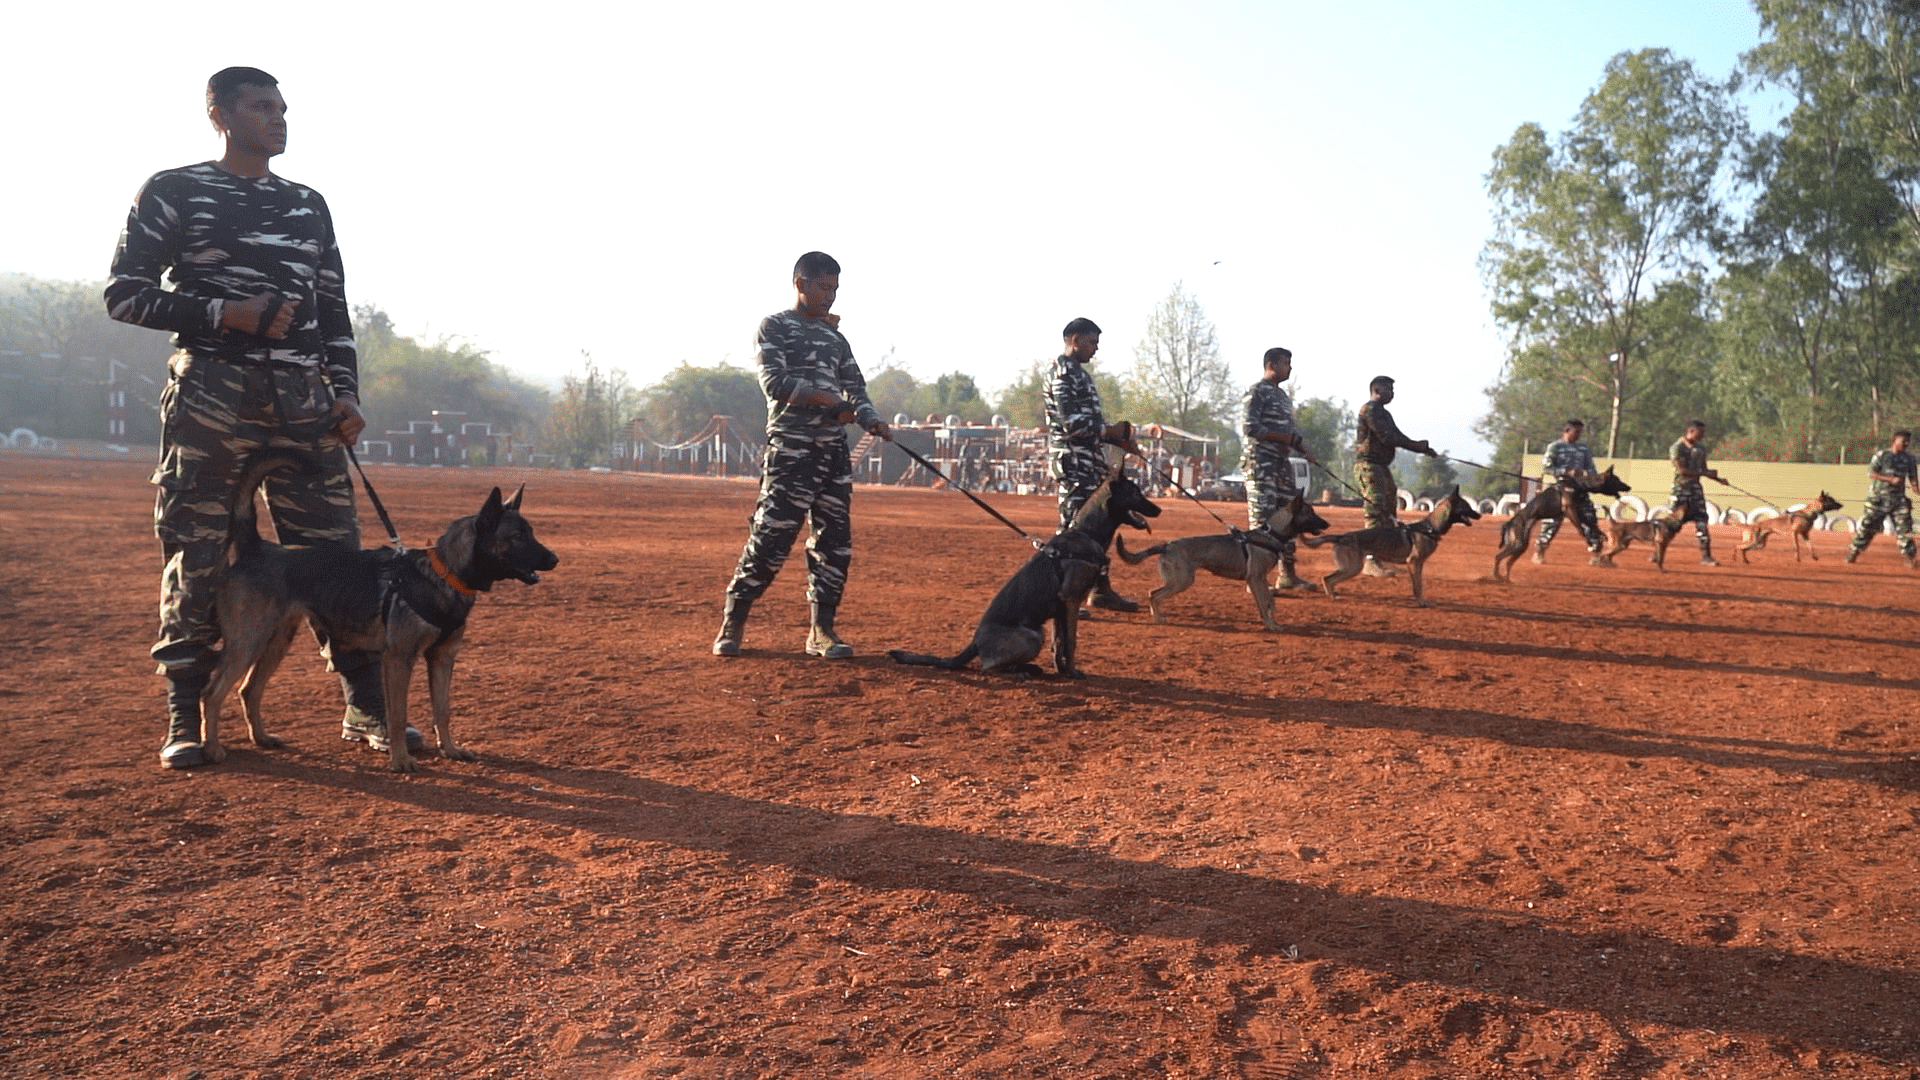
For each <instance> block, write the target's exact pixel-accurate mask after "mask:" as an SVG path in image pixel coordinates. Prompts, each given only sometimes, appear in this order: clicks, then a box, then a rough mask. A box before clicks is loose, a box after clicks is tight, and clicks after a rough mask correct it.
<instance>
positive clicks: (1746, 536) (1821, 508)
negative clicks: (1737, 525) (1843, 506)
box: [1733, 491, 1840, 562]
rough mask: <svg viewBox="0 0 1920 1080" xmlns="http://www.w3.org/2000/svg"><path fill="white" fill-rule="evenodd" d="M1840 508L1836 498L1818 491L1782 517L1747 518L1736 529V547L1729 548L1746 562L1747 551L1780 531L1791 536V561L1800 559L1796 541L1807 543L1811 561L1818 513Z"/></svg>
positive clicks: (1813, 555) (1755, 548)
mask: <svg viewBox="0 0 1920 1080" xmlns="http://www.w3.org/2000/svg"><path fill="white" fill-rule="evenodd" d="M1838 509H1840V500H1838V499H1836V498H1834V497H1833V496H1831V495H1829V494H1827V493H1826V492H1824V491H1823V492H1821V493H1820V497H1819V498H1818V499H1815V500H1813V501H1812V502H1810V503H1808V504H1807V505H1805V506H1803V507H1801V508H1800V509H1798V510H1795V511H1793V512H1791V513H1789V514H1786V515H1785V516H1782V517H1770V518H1765V519H1763V520H1760V521H1750V522H1748V523H1747V524H1746V526H1745V527H1744V528H1743V529H1742V530H1741V532H1740V546H1739V547H1736V548H1734V549H1733V551H1734V554H1736V555H1738V556H1740V561H1741V562H1746V561H1747V552H1749V551H1759V550H1760V549H1761V548H1763V547H1766V546H1767V537H1769V536H1772V535H1773V534H1774V533H1777V532H1784V533H1788V534H1790V535H1792V537H1793V561H1794V562H1799V561H1800V541H1802V540H1805V541H1806V542H1807V558H1809V559H1812V560H1813V561H1814V562H1819V561H1820V556H1819V555H1818V554H1816V553H1815V552H1814V550H1813V523H1814V522H1816V521H1818V520H1820V515H1822V514H1831V513H1833V512H1834V511H1835V510H1838Z"/></svg>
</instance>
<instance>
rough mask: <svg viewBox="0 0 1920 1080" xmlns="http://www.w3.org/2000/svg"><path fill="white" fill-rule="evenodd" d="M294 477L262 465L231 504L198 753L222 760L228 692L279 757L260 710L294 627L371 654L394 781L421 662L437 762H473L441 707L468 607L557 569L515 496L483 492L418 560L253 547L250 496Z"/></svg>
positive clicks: (272, 463) (282, 463) (283, 460)
mask: <svg viewBox="0 0 1920 1080" xmlns="http://www.w3.org/2000/svg"><path fill="white" fill-rule="evenodd" d="M298 467H299V463H298V461H297V459H294V458H291V457H284V456H274V457H267V458H263V459H262V460H261V461H260V462H259V463H257V464H255V465H254V466H253V467H252V468H251V469H249V470H248V471H247V474H246V475H245V476H244V477H243V478H242V480H241V482H240V485H239V490H238V491H237V492H236V493H235V496H234V504H233V517H232V525H231V532H230V539H229V541H228V544H229V549H230V551H231V553H232V555H231V560H232V561H231V564H230V565H229V566H228V567H227V568H226V572H225V574H224V576H223V578H222V580H221V583H220V587H219V591H218V593H217V597H216V605H217V611H218V613H219V619H220V631H221V635H222V636H223V637H224V638H225V644H224V646H223V648H222V651H221V653H220V663H219V665H218V666H217V667H216V668H215V669H214V672H213V677H212V678H211V679H210V680H209V681H208V683H207V689H206V693H205V694H204V695H202V697H201V699H200V722H201V727H202V734H201V745H202V746H204V747H205V749H206V755H207V759H208V760H209V761H220V760H222V759H224V758H225V757H226V756H227V752H226V748H225V747H223V746H221V745H220V712H221V706H222V704H223V703H224V702H225V700H226V696H227V694H228V692H229V691H231V690H232V689H233V687H234V686H235V685H236V684H238V685H239V686H240V699H241V703H242V704H243V705H244V707H245V711H246V717H247V731H248V733H249V734H250V735H252V737H253V742H254V745H256V746H262V747H276V746H280V745H282V744H281V741H280V740H279V739H277V738H275V737H274V736H273V735H270V734H268V733H267V729H266V726H265V724H264V723H263V722H262V720H261V717H260V699H261V697H262V696H263V695H264V694H265V693H266V688H267V680H268V679H271V678H272V677H273V673H274V670H275V669H276V668H278V667H279V666H280V661H281V659H282V658H284V657H285V656H286V654H287V647H288V645H289V644H291V642H292V641H293V635H294V632H295V631H296V630H297V629H298V628H299V625H300V620H301V619H302V618H306V619H309V620H311V621H312V622H313V623H314V624H315V625H316V626H317V627H318V628H320V629H321V630H323V631H325V633H326V635H327V638H328V639H329V641H330V642H331V645H332V647H333V648H340V649H355V650H370V651H371V650H378V651H379V652H380V653H381V669H382V676H383V679H382V684H383V688H384V692H385V700H386V710H387V740H388V744H389V747H388V753H389V758H388V760H389V764H391V765H392V767H393V770H394V771H395V772H412V771H414V762H413V757H412V756H411V755H410V754H409V753H408V752H407V740H406V730H407V683H408V682H409V681H410V680H411V678H412V675H413V668H414V664H415V663H416V662H417V661H418V660H419V659H420V657H422V656H425V657H426V658H427V687H428V690H429V693H430V695H431V697H432V700H433V726H434V731H435V733H436V734H437V735H438V736H439V742H440V753H441V754H442V755H444V756H446V757H449V758H455V759H457V760H460V761H472V760H474V755H473V753H472V751H469V750H466V749H464V748H462V747H460V746H458V745H456V744H455V743H454V741H453V732H452V730H451V709H450V706H449V698H450V694H451V691H452V687H453V661H454V657H456V656H457V655H459V652H460V643H461V642H462V640H464V638H465V636H466V629H467V616H468V614H469V613H471V612H472V611H473V602H474V597H475V596H476V595H477V594H479V593H482V592H486V591H488V590H490V589H492V588H493V586H494V583H495V582H499V581H507V580H509V579H511V580H514V581H522V582H525V583H527V584H529V585H532V584H534V583H536V582H538V581H539V580H540V571H542V570H551V569H553V568H554V567H555V566H558V565H559V564H560V560H559V558H558V557H557V556H555V555H554V553H553V552H551V551H548V550H547V549H546V548H545V547H543V546H542V545H541V544H540V541H538V540H537V539H535V538H534V535H533V526H532V525H529V524H528V523H527V519H526V518H523V517H521V516H520V496H521V495H522V494H523V493H524V492H525V491H526V488H525V486H524V485H522V487H521V489H520V491H516V492H514V495H513V499H512V501H510V502H502V501H501V498H500V489H499V488H494V489H493V494H491V495H489V496H487V501H486V503H485V505H483V506H481V507H480V512H479V513H478V514H475V515H472V516H470V517H463V518H461V519H459V520H458V521H455V522H454V523H453V524H452V525H449V526H448V527H447V531H446V532H445V533H443V534H441V537H440V539H439V540H438V541H436V542H435V543H434V546H433V547H431V548H428V549H426V550H425V551H406V552H395V551H394V550H393V549H391V548H380V549H376V550H372V551H363V550H359V549H357V548H349V547H334V546H320V547H309V548H298V549H288V548H283V547H281V546H280V545H278V544H271V543H268V542H267V541H265V540H263V539H261V537H260V531H259V525H258V521H257V514H256V511H255V509H254V492H255V491H256V490H257V489H258V488H259V486H260V483H261V481H262V480H264V479H265V478H266V476H267V474H268V473H270V472H272V471H274V470H276V469H282V468H298ZM243 679H244V680H245V681H244V682H243V681H242V680H243Z"/></svg>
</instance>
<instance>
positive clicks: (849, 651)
mask: <svg viewBox="0 0 1920 1080" xmlns="http://www.w3.org/2000/svg"><path fill="white" fill-rule="evenodd" d="M839 608H840V605H838V604H825V603H821V602H820V601H818V600H815V601H814V602H813V626H812V628H811V629H809V630H808V631H807V655H809V656H824V657H826V658H827V659H829V660H845V659H847V658H848V657H850V656H852V655H853V646H851V645H849V644H847V643H846V642H844V641H841V640H840V635H838V634H836V633H834V632H833V617H834V615H835V614H836V613H837V612H838V611H839Z"/></svg>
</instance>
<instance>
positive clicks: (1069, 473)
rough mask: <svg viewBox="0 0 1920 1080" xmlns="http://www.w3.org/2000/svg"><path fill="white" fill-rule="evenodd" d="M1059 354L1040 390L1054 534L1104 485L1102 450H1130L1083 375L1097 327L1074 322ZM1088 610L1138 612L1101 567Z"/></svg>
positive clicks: (1126, 436)
mask: <svg viewBox="0 0 1920 1080" xmlns="http://www.w3.org/2000/svg"><path fill="white" fill-rule="evenodd" d="M1060 337H1061V341H1062V352H1061V353H1060V356H1059V357H1058V358H1057V359H1055V360H1054V362H1053V377H1052V378H1050V379H1048V380H1047V385H1046V387H1045V388H1044V389H1043V390H1042V391H1041V395H1042V399H1043V402H1044V404H1045V406H1046V412H1047V450H1048V467H1049V471H1051V472H1052V474H1053V481H1054V483H1055V485H1057V486H1058V488H1059V493H1060V529H1061V531H1062V532H1064V531H1066V529H1067V528H1068V527H1069V526H1071V525H1072V524H1073V516H1074V515H1075V514H1077V513H1079V512H1080V507H1082V506H1084V505H1085V504H1086V501H1087V498H1088V496H1090V495H1092V494H1093V493H1094V492H1095V491H1096V490H1098V489H1099V487H1100V485H1101V484H1102V483H1105V482H1106V479H1107V474H1108V472H1109V469H1108V467H1107V452H1106V449H1105V448H1106V446H1108V445H1111V446H1118V447H1120V448H1121V449H1122V450H1126V449H1130V448H1131V446H1132V444H1133V425H1132V424H1130V423H1128V422H1127V421H1125V420H1122V421H1120V422H1119V423H1117V424H1109V423H1107V421H1106V418H1105V417H1104V416H1103V415H1101V412H1100V389H1099V387H1097V386H1095V385H1094V382H1093V374H1092V373H1091V372H1089V371H1088V370H1087V364H1089V363H1090V362H1092V360H1093V356H1094V354H1095V353H1097V352H1099V351H1100V327H1098V326H1097V325H1095V324H1094V321H1093V320H1092V319H1075V320H1073V321H1072V322H1070V323H1068V324H1067V325H1066V328H1065V329H1064V330H1062V331H1061V332H1060ZM1093 606H1094V607H1097V608H1102V609H1104V610H1106V611H1123V612H1132V611H1139V610H1140V605H1139V604H1137V603H1135V602H1133V601H1132V600H1128V599H1127V598H1125V597H1123V596H1121V595H1120V594H1119V593H1117V592H1114V591H1113V582H1112V581H1110V580H1108V577H1107V570H1106V568H1104V567H1102V568H1101V570H1100V580H1099V582H1098V583H1097V584H1095V585H1094V590H1093Z"/></svg>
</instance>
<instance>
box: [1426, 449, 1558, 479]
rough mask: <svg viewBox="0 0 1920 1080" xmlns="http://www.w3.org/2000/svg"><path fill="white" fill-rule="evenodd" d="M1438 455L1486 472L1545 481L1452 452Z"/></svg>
mask: <svg viewBox="0 0 1920 1080" xmlns="http://www.w3.org/2000/svg"><path fill="white" fill-rule="evenodd" d="M1440 456H1441V457H1443V458H1446V459H1447V460H1448V461H1452V462H1456V463H1458V464H1461V465H1465V466H1467V467H1469V468H1474V469H1485V470H1486V471H1488V472H1491V473H1499V474H1500V475H1501V476H1511V477H1514V478H1515V479H1518V480H1526V481H1529V482H1539V483H1545V481H1535V478H1534V477H1531V476H1528V475H1527V474H1525V473H1517V472H1514V471H1513V470H1512V469H1496V468H1494V467H1493V466H1491V465H1482V464H1480V463H1479V462H1477V461H1468V460H1467V459H1466V458H1458V457H1454V456H1453V455H1452V454H1441V455H1440Z"/></svg>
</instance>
